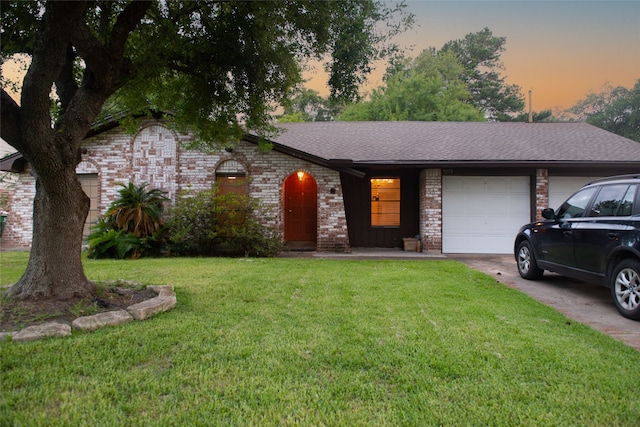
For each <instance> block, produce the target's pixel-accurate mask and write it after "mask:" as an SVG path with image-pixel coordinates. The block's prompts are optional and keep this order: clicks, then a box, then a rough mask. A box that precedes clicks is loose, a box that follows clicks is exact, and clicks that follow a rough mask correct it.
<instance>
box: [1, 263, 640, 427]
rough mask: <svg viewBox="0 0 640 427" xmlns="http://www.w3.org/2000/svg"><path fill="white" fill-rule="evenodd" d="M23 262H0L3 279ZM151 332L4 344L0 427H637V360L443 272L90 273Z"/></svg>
mask: <svg viewBox="0 0 640 427" xmlns="http://www.w3.org/2000/svg"><path fill="white" fill-rule="evenodd" d="M26 260H27V256H26V254H20V253H1V254H0V263H1V266H2V277H1V280H2V283H5V284H6V283H11V281H12V280H15V279H17V278H18V277H19V275H20V273H21V271H22V270H23V269H24V265H25V263H26ZM85 266H86V271H87V275H88V276H89V277H90V278H92V279H95V280H116V279H129V280H137V281H141V282H144V283H147V284H173V285H175V289H176V294H177V296H178V305H177V306H176V308H175V309H173V310H172V311H169V312H167V313H163V314H161V315H158V316H156V317H154V318H152V319H149V320H146V321H144V322H134V323H130V324H127V325H123V326H118V327H112V328H104V329H100V330H98V331H95V332H92V333H80V332H74V333H73V335H72V336H71V337H67V338H58V339H47V340H42V341H36V342H31V343H14V342H5V343H2V344H0V368H1V371H0V387H1V388H2V390H1V393H0V425H27V426H29V425H48V426H50V425H51V426H57V425H65V426H84V425H86V426H102V425H105V426H107V425H109V426H111V425H131V426H134V425H135V426H138V425H140V426H142V425H144V426H156V425H157V426H184V425H190V426H197V425H202V426H209V425H252V426H271V425H274V426H275V425H278V426H281V425H309V426H318V425H327V426H359V425H375V426H385V425H386V426H403V425H406V426H416V425H452V426H459V425H477V426H514V425H530V426H540V425H554V426H564V425H576V426H602V425H607V426H616V425H619V426H633V425H635V426H637V425H639V424H640V399H638V398H637V395H638V370H639V368H640V352H638V351H636V350H634V349H632V348H630V347H627V346H625V345H624V344H622V343H620V342H618V341H616V340H614V339H612V338H610V337H608V336H605V335H603V334H601V333H599V332H597V331H594V330H592V329H590V328H588V327H587V326H584V325H582V324H579V323H576V322H573V321H569V320H568V319H567V318H565V317H564V316H563V315H561V314H559V313H558V312H556V311H554V310H552V309H550V308H548V307H545V306H543V305H542V304H540V303H538V302H536V301H534V300H532V299H531V298H529V297H527V296H526V295H524V294H521V293H519V292H517V291H515V290H513V289H510V288H507V287H506V286H503V285H501V284H499V283H497V282H496V281H495V280H494V279H492V278H491V277H489V276H487V275H484V274H482V273H479V272H476V271H473V270H471V269H469V268H468V267H466V266H464V265H463V264H460V263H457V262H454V261H448V260H440V261H353V260H320V259H220V258H212V259H203V258H200V259H145V260H137V261H110V260H102V261H86V263H85Z"/></svg>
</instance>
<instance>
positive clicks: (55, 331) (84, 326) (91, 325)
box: [0, 285, 178, 341]
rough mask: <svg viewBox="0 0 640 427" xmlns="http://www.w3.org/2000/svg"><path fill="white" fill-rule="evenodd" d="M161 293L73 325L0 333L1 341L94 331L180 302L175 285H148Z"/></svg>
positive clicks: (47, 325)
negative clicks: (73, 331)
mask: <svg viewBox="0 0 640 427" xmlns="http://www.w3.org/2000/svg"><path fill="white" fill-rule="evenodd" d="M147 288H148V289H151V290H153V291H155V292H157V293H158V296H156V297H154V298H151V299H148V300H146V301H142V302H140V303H138V304H134V305H131V306H129V307H127V309H126V310H115V311H106V312H104V313H98V314H94V315H92V316H84V317H78V318H77V319H75V320H74V321H73V322H72V323H71V326H70V325H67V324H66V323H59V322H48V323H43V324H42V325H34V326H29V327H27V328H24V329H22V330H21V331H17V332H0V341H2V340H5V339H7V338H9V337H11V340H12V341H34V340H38V339H41V338H46V337H64V336H67V335H71V329H72V328H73V329H77V330H81V331H94V330H96V329H98V328H101V327H103V326H115V325H121V324H123V323H128V322H132V321H134V320H144V319H148V318H149V317H152V316H154V315H156V314H158V313H162V312H165V311H167V310H170V309H172V308H173V307H175V305H176V303H177V302H178V300H177V298H176V294H175V292H174V290H173V285H157V286H147Z"/></svg>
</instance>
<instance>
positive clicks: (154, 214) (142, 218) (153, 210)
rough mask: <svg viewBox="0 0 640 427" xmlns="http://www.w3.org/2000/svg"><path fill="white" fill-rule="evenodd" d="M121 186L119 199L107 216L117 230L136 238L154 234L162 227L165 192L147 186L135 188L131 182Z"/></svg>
mask: <svg viewBox="0 0 640 427" xmlns="http://www.w3.org/2000/svg"><path fill="white" fill-rule="evenodd" d="M121 185H122V189H121V190H120V191H119V193H120V197H119V198H118V199H116V200H115V201H114V202H113V203H112V204H111V207H109V210H108V211H107V214H106V215H107V216H110V217H111V218H113V221H114V223H115V225H116V228H117V229H118V230H123V231H124V232H125V233H131V234H133V235H134V236H136V237H148V236H152V235H153V234H154V233H156V232H157V231H158V230H159V229H160V227H161V225H162V206H163V203H164V202H165V201H167V200H169V199H167V197H165V194H166V192H164V191H162V190H160V189H158V188H154V189H151V190H147V186H148V185H149V184H146V183H145V184H142V185H140V186H136V185H135V184H133V183H132V182H130V183H129V184H128V185H124V184H121Z"/></svg>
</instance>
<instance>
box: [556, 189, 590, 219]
mask: <svg viewBox="0 0 640 427" xmlns="http://www.w3.org/2000/svg"><path fill="white" fill-rule="evenodd" d="M597 189H598V187H590V188H585V189H584V190H581V191H578V192H577V193H576V194H574V195H573V196H571V197H569V200H567V201H566V202H564V203H563V204H562V206H560V209H558V212H557V213H556V217H558V218H564V219H568V218H580V217H582V215H583V214H584V210H585V209H586V208H587V204H588V203H589V200H591V197H592V196H593V193H595V192H596V190H597Z"/></svg>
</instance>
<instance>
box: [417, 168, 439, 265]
mask: <svg viewBox="0 0 640 427" xmlns="http://www.w3.org/2000/svg"><path fill="white" fill-rule="evenodd" d="M419 187H420V191H419V197H420V237H421V239H422V250H423V251H424V252H428V253H442V172H441V170H440V169H425V170H423V171H421V172H420V184H419Z"/></svg>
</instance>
